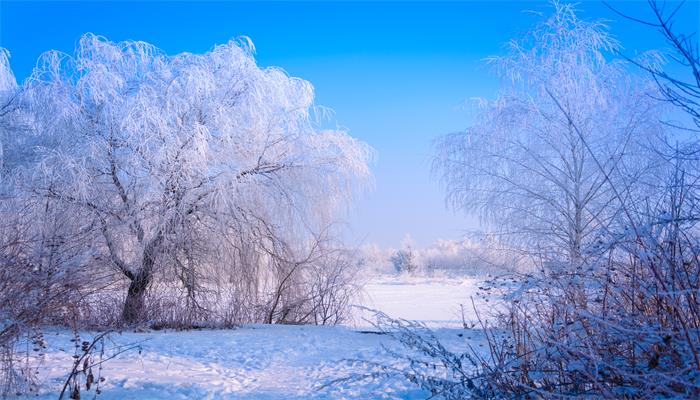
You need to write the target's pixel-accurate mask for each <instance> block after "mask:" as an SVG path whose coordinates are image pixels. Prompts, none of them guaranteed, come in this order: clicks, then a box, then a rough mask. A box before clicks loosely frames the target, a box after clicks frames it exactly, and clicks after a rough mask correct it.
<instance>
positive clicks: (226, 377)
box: [32, 278, 482, 400]
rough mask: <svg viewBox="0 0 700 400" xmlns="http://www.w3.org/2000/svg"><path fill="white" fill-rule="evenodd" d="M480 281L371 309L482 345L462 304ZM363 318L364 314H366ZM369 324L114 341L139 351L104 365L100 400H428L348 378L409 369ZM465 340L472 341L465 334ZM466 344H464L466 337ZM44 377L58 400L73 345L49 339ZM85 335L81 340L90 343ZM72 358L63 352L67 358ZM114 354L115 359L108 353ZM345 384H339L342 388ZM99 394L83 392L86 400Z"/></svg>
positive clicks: (412, 286)
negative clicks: (464, 324) (466, 324)
mask: <svg viewBox="0 0 700 400" xmlns="http://www.w3.org/2000/svg"><path fill="white" fill-rule="evenodd" d="M476 284H477V282H476V281H475V280H463V281H460V280H421V279H406V278H404V279H384V280H379V281H376V282H372V283H370V284H369V285H367V287H366V292H367V293H366V296H365V299H366V302H365V304H364V305H366V306H368V307H377V308H379V309H381V310H382V311H384V312H385V313H387V314H389V315H391V316H395V317H401V318H411V319H422V320H423V321H425V322H428V323H430V324H431V325H432V326H433V327H434V328H435V332H436V335H437V337H439V338H440V339H441V341H443V342H444V343H445V344H446V345H447V346H448V348H451V349H453V350H456V351H463V350H465V349H466V346H467V344H472V345H476V346H478V345H479V344H480V339H482V336H481V332H480V331H478V330H466V331H465V330H464V329H461V328H458V326H460V325H461V317H458V314H456V312H458V310H459V303H460V302H463V300H464V299H465V298H466V297H468V295H469V291H470V290H472V289H474V288H475V285H476ZM358 317H359V315H358ZM372 331H374V329H373V328H372V327H371V326H370V324H369V322H368V321H364V322H363V321H359V320H357V318H356V320H355V321H354V322H353V323H352V324H351V325H349V326H290V325H246V326H243V327H240V328H238V329H233V330H191V331H148V332H123V333H120V334H114V335H112V337H111V339H110V340H111V342H110V343H107V344H106V347H107V348H108V349H114V348H116V347H117V346H128V345H131V344H137V345H138V346H139V348H140V351H139V350H138V349H133V350H129V351H126V352H124V353H122V354H120V355H119V356H118V357H116V358H114V359H111V360H109V361H108V362H106V363H105V364H104V369H103V372H102V375H103V376H104V377H105V379H106V380H105V382H104V383H102V384H101V385H102V386H101V389H102V394H101V395H100V396H98V398H100V399H130V398H133V399H136V398H138V399H143V398H148V399H169V400H172V399H190V398H197V399H214V398H225V399H366V398H377V399H422V398H425V397H426V393H425V392H423V391H422V390H420V389H419V388H418V387H416V386H414V385H413V384H411V383H410V382H408V381H407V380H406V379H404V378H402V377H399V376H396V377H381V378H371V379H365V380H361V381H356V380H355V381H353V380H350V381H348V380H343V379H345V378H348V377H351V376H354V375H362V374H367V373H370V372H372V371H378V367H376V366H375V365H373V364H382V365H387V366H391V367H394V368H398V369H401V368H402V365H403V364H402V363H403V361H402V360H398V359H396V358H395V357H393V356H392V355H391V354H390V353H389V352H390V351H396V352H405V350H404V349H402V348H401V347H400V346H399V344H398V343H397V342H395V341H394V340H393V339H392V338H391V337H389V336H387V335H379V334H376V333H372ZM465 333H466V334H465ZM460 335H462V336H460ZM45 337H46V340H47V342H48V344H49V346H48V350H47V352H46V354H45V356H44V359H43V362H42V364H41V366H40V368H39V381H40V382H44V384H43V385H42V386H41V388H40V391H39V396H38V397H34V396H32V397H33V398H42V399H49V398H51V399H54V398H56V394H57V392H58V391H59V390H60V387H61V386H62V383H63V382H64V381H65V377H66V374H67V371H68V369H69V368H70V366H71V365H72V358H71V357H72V355H73V354H74V353H73V346H74V345H73V343H71V342H70V339H71V338H72V337H73V336H72V334H71V333H70V332H67V331H65V330H55V331H50V332H47V334H46V336H45ZM90 337H92V334H90V333H82V334H81V339H80V340H89V339H90ZM61 349H63V350H65V351H63V350H61ZM106 354H110V350H108V351H106ZM337 380H341V381H338V382H335V383H334V381H337ZM93 393H94V389H93V390H92V391H90V392H84V393H83V395H84V396H85V395H88V394H90V396H89V397H92V395H91V394H93Z"/></svg>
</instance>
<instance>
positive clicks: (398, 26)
mask: <svg viewBox="0 0 700 400" xmlns="http://www.w3.org/2000/svg"><path fill="white" fill-rule="evenodd" d="M612 4H613V5H615V6H616V7H619V8H620V9H621V10H623V11H625V12H629V13H633V14H635V15H639V16H644V15H648V14H647V13H646V12H647V9H646V3H645V2H641V1H625V2H613V3H612ZM578 8H579V9H580V10H581V14H580V15H581V16H583V17H585V18H606V19H609V20H611V21H610V23H609V25H610V26H611V28H612V32H613V33H614V34H615V35H617V37H618V39H620V40H621V41H622V43H623V45H624V46H625V48H626V51H627V52H628V53H629V54H634V52H636V51H641V50H646V49H649V48H656V47H663V46H664V43H663V42H662V40H661V39H660V37H659V35H658V34H657V33H656V32H655V31H654V30H653V29H651V28H648V27H644V26H641V25H639V24H635V23H633V22H630V21H627V20H624V19H623V18H620V17H619V16H617V15H615V14H614V13H612V12H611V11H610V10H609V9H607V8H606V7H605V6H604V5H603V4H602V3H600V2H598V1H584V2H579V6H578ZM524 10H535V11H543V12H548V11H549V10H550V6H549V5H548V3H547V2H545V1H538V2H532V1H529V2H528V1H511V2H506V1H491V2H478V1H466V2H441V3H435V2H431V3H428V2H407V3H405V2H383V3H375V2H327V3H321V2H304V3H296V2H257V3H256V2H197V3H194V2H163V1H159V2H151V3H142V2H120V3H117V2H87V1H82V2H57V1H52V2H15V1H6V0H0V46H1V47H5V48H7V49H9V51H10V53H11V56H12V58H11V63H12V66H13V69H14V71H15V74H16V76H17V77H18V79H19V80H22V79H24V78H25V77H26V76H27V75H28V74H29V73H30V71H31V69H32V67H33V66H34V63H35V61H36V59H37V57H38V56H39V54H40V53H41V52H42V51H45V50H48V49H58V50H61V51H65V52H70V51H71V50H72V49H73V47H74V46H75V43H76V40H77V39H78V38H79V36H80V35H81V34H83V33H85V32H93V33H96V34H99V35H104V36H106V37H108V38H109V39H111V40H114V41H118V40H124V39H137V40H144V41H147V42H150V43H153V44H155V45H157V46H158V47H160V48H162V49H163V50H165V51H166V52H168V53H178V52H182V51H189V52H203V51H206V50H208V49H210V48H211V47H212V46H213V45H214V44H217V43H223V42H226V41H228V40H229V39H230V38H232V37H235V36H239V35H247V36H249V37H250V38H251V39H252V40H253V42H254V44H255V46H256V48H257V60H258V63H259V64H260V65H262V66H279V67H281V68H283V69H285V70H286V71H287V72H288V73H289V74H290V75H293V76H299V77H302V78H304V79H307V80H309V81H311V82H312V83H313V85H314V86H315V88H316V102H317V104H320V105H324V106H328V107H331V108H332V109H334V110H335V116H334V117H333V120H332V121H330V123H332V124H337V125H340V126H343V127H346V128H347V129H349V131H350V133H351V134H352V135H354V136H356V137H358V138H360V139H362V140H364V141H366V142H367V143H369V144H370V145H372V146H373V147H374V148H375V149H376V150H377V152H378V159H377V161H376V164H375V165H374V171H375V176H376V181H375V189H374V190H373V191H372V192H370V193H368V194H367V195H365V196H364V197H363V198H362V199H361V200H360V202H359V203H358V205H357V206H356V207H355V208H354V209H353V210H351V213H350V215H348V217H347V221H348V224H349V227H350V230H351V233H350V239H351V240H352V241H353V243H355V244H360V243H378V244H379V245H382V246H397V245H398V244H399V243H400V242H401V240H402V239H403V237H404V235H405V234H407V233H409V234H410V235H411V236H412V237H413V239H414V241H415V242H416V244H417V245H419V246H422V245H428V244H429V243H431V242H433V241H434V240H436V239H438V238H444V239H450V238H458V237H460V236H461V234H462V233H463V232H464V231H465V230H468V229H474V228H477V227H478V224H477V223H476V222H475V220H473V219H472V218H469V217H467V216H465V215H463V214H460V213H454V212H451V211H449V210H447V209H446V207H445V202H444V193H443V190H442V188H441V187H440V185H439V184H438V183H436V182H435V179H434V178H433V177H431V174H430V158H431V151H432V150H431V149H432V148H431V144H432V142H433V140H434V139H435V138H436V137H437V136H439V135H441V134H445V133H449V132H453V131H456V130H461V129H464V128H465V127H466V126H468V124H469V120H470V115H469V112H468V110H467V109H466V107H465V104H466V103H467V102H468V100H469V99H470V98H473V97H493V95H494V93H495V91H496V89H497V80H496V79H495V78H494V77H493V76H492V75H491V74H490V72H489V70H488V68H486V67H485V66H484V64H483V62H482V59H483V58H484V57H487V56H489V55H494V54H499V53H500V52H501V48H502V43H504V42H505V41H507V40H509V39H511V38H514V37H517V36H518V35H520V34H522V33H523V32H524V31H525V30H526V29H527V28H528V27H529V26H531V25H532V24H533V23H534V22H535V21H536V20H537V18H536V17H534V16H533V15H532V14H530V13H526V12H523V11H524ZM699 10H700V8H699V3H698V1H689V2H688V4H686V5H685V8H684V12H683V13H681V14H680V15H679V19H680V24H681V25H680V27H682V28H687V29H690V30H692V31H697V30H699V29H698V26H699V25H700V11H699ZM686 32H687V31H686Z"/></svg>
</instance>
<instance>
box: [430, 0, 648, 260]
mask: <svg viewBox="0 0 700 400" xmlns="http://www.w3.org/2000/svg"><path fill="white" fill-rule="evenodd" d="M554 7H555V12H554V13H553V15H551V16H550V17H548V18H546V19H544V20H543V21H542V22H541V23H540V24H539V25H537V26H536V28H535V29H534V30H532V31H531V32H530V33H529V34H528V35H526V36H524V37H523V38H522V39H519V40H513V41H511V42H510V43H508V46H507V50H508V52H507V54H506V55H505V56H500V57H492V58H490V59H489V62H490V64H491V65H493V66H495V68H496V71H497V72H498V75H499V77H500V78H501V79H502V81H503V85H502V87H503V90H502V91H501V93H500V94H499V96H498V97H497V98H496V99H495V100H493V101H486V100H484V101H482V102H481V105H480V108H479V113H478V115H477V116H476V119H475V122H474V124H473V125H472V126H471V127H469V128H468V129H467V130H466V131H464V132H458V133H454V134H451V135H447V136H445V137H443V138H441V139H440V140H439V141H438V142H437V155H436V157H435V160H434V168H435V170H436V171H437V172H438V173H439V174H440V176H441V178H442V181H443V182H444V184H445V185H446V188H447V198H448V200H449V202H450V204H451V205H452V206H453V207H454V208H456V209H461V210H465V211H467V212H473V213H476V214H478V215H479V216H480V217H481V218H482V220H483V221H484V222H485V223H487V224H489V225H490V226H492V227H493V228H495V230H496V232H497V233H500V234H502V235H503V236H502V238H503V237H507V238H509V239H511V240H512V241H515V242H517V243H521V244H523V248H527V249H529V251H534V252H537V253H538V254H539V255H542V256H545V257H547V258H550V259H554V260H557V261H566V262H573V263H580V262H581V260H582V259H583V258H585V257H586V256H587V255H588V254H590V253H591V252H592V251H593V247H594V245H595V242H596V239H597V237H598V235H599V234H604V233H605V227H606V226H608V225H609V224H610V223H611V221H612V220H613V218H614V217H615V215H616V213H617V211H618V209H619V208H618V207H617V206H616V204H617V203H616V201H617V197H618V196H617V195H616V194H615V193H614V188H615V186H616V185H619V187H620V188H621V189H620V190H621V191H627V192H626V194H625V196H630V193H629V190H633V188H632V186H631V185H630V183H631V182H635V181H636V180H639V179H641V174H642V173H643V171H644V164H645V163H646V162H648V157H645V156H644V155H643V154H644V153H645V148H646V147H647V146H648V144H649V142H650V141H651V140H652V138H654V137H655V135H658V134H659V133H660V131H661V129H660V127H659V123H658V103H657V102H655V101H654V99H653V98H652V97H650V96H648V94H649V93H650V92H651V91H652V90H653V89H654V88H653V85H649V84H647V83H644V82H641V83H639V80H638V79H636V78H633V77H631V76H630V75H629V73H628V72H627V70H626V69H625V65H624V64H623V63H622V62H620V61H615V60H610V55H611V53H612V52H614V51H616V50H618V49H619V44H618V43H617V41H616V40H615V39H614V38H613V37H612V36H610V34H608V32H607V30H606V27H605V25H603V24H602V23H601V22H588V21H584V20H581V19H579V18H578V17H577V16H576V13H575V10H574V7H573V6H572V5H569V4H559V3H556V2H555V3H554ZM611 183H612V185H611Z"/></svg>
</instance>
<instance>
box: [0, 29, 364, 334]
mask: <svg viewBox="0 0 700 400" xmlns="http://www.w3.org/2000/svg"><path fill="white" fill-rule="evenodd" d="M22 92H23V93H22V99H23V100H22V101H23V102H24V103H23V104H24V106H25V107H26V108H27V109H28V110H29V112H30V114H31V121H30V122H31V123H30V128H31V130H30V132H28V133H27V134H26V135H27V136H28V137H31V138H32V139H31V140H32V141H34V142H35V143H36V144H35V145H34V146H31V149H32V154H31V156H30V157H25V160H26V161H25V162H28V163H32V165H31V168H33V170H34V171H35V173H34V174H33V176H32V179H31V190H30V192H31V193H32V194H33V195H37V196H41V197H43V198H46V199H51V200H52V201H58V202H60V203H61V204H64V205H66V206H67V207H70V208H71V209H73V210H75V216H76V218H78V217H83V216H84V218H83V229H92V230H93V231H94V232H95V233H96V239H95V240H96V246H97V247H96V248H98V249H99V250H98V251H97V252H96V253H95V252H94V250H90V251H93V253H92V254H91V256H92V257H93V259H94V260H95V264H98V263H99V262H100V261H102V262H106V263H107V264H108V265H110V266H111V267H112V268H114V269H115V270H116V271H118V273H119V274H121V275H122V276H123V277H124V278H126V280H127V281H128V291H127V295H126V301H125V304H124V309H123V319H124V320H125V321H127V322H134V321H137V320H139V319H140V318H142V315H141V312H142V310H143V301H144V295H145V293H146V290H147V288H148V287H149V285H150V284H151V282H152V281H153V279H154V277H155V276H156V274H159V273H162V274H165V275H168V276H170V277H172V279H175V280H177V281H179V283H180V285H181V286H183V287H184V288H185V289H187V291H188V292H189V293H193V292H194V290H195V289H196V287H197V280H198V279H199V278H200V277H201V276H202V274H207V273H209V274H211V273H212V271H213V270H212V268H214V269H216V268H218V269H217V271H219V272H220V271H222V270H224V271H225V270H226V268H229V267H231V268H232V267H233V266H234V265H237V264H240V263H241V262H247V263H250V264H251V265H247V268H248V269H255V268H256V266H255V265H252V264H254V263H255V262H256V260H258V261H259V260H260V259H265V260H270V259H274V260H278V263H277V264H281V263H283V262H285V263H293V262H294V259H293V258H294V254H297V253H304V252H305V251H306V250H308V249H304V246H305V244H308V243H311V242H312V240H311V239H310V238H311V236H310V235H311V233H312V232H314V231H315V230H318V229H320V228H321V227H323V226H325V224H327V223H328V222H329V221H330V220H331V219H332V218H333V216H334V213H335V212H336V211H338V209H339V207H342V206H343V205H344V204H345V203H346V202H347V201H348V200H349V199H350V198H351V197H352V195H353V193H354V191H355V189H357V188H358V187H361V186H362V185H363V184H364V182H366V181H367V179H368V178H369V177H370V171H369V169H368V164H367V162H368V157H369V155H370V149H369V148H368V146H366V145H365V144H363V143H361V142H358V141H356V140H355V139H353V138H351V137H350V136H348V135H347V134H345V133H344V132H341V131H324V130H319V129H318V128H317V127H316V126H315V125H314V124H313V123H312V121H313V119H312V118H310V113H312V112H313V88H312V86H311V85H310V84H309V82H307V81H304V80H301V79H298V78H292V77H289V76H287V75H286V74H285V73H284V72H283V71H281V70H279V69H276V68H260V67H258V66H257V65H256V63H255V60H254V58H253V47H252V44H251V43H249V42H248V41H247V40H236V41H231V42H229V43H227V44H225V45H220V46H216V47H214V48H213V49H212V50H211V51H209V52H207V53H204V54H190V53H182V54H178V55H174V56H171V55H167V54H165V53H164V52H163V51H161V50H159V49H157V48H156V47H154V46H152V45H150V44H147V43H143V42H135V41H128V42H120V43H113V42H110V41H108V40H106V39H104V38H102V37H98V36H95V35H92V34H87V35H85V36H83V37H82V38H81V40H80V41H79V44H78V46H77V48H76V50H75V53H74V54H73V55H68V54H62V53H59V52H55V51H52V52H48V53H45V54H44V55H42V56H41V57H40V59H39V62H38V63H37V67H36V68H35V70H34V72H33V74H32V75H31V77H30V78H29V79H28V80H27V81H26V82H25V84H24V86H23V88H22ZM5 151H6V152H7V151H8V150H5ZM16 151H20V150H19V149H17V150H16ZM290 243H294V245H291V244H290ZM86 249H92V247H91V246H86ZM295 252H296V253H295ZM251 253H254V254H257V256H255V257H253V256H251ZM232 279H233V278H232Z"/></svg>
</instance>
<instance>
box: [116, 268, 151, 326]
mask: <svg viewBox="0 0 700 400" xmlns="http://www.w3.org/2000/svg"><path fill="white" fill-rule="evenodd" d="M150 282H151V274H150V272H147V273H143V272H142V273H139V274H138V275H136V277H135V278H134V279H132V280H131V282H130V283H129V289H128V291H127V292H126V300H125V301H124V309H123V310H122V320H123V321H124V322H125V323H126V324H135V323H139V322H141V321H143V320H145V318H146V312H145V311H146V310H145V304H144V303H145V301H144V300H145V297H146V290H147V289H148V285H149V283H150Z"/></svg>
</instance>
